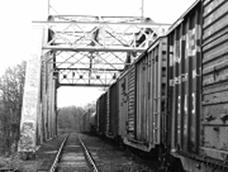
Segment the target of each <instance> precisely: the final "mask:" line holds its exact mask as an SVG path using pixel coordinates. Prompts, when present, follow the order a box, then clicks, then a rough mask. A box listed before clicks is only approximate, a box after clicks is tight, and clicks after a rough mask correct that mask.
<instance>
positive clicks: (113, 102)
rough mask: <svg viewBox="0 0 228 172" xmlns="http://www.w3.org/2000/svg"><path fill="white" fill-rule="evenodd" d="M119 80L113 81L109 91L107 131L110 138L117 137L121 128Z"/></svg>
mask: <svg viewBox="0 0 228 172" xmlns="http://www.w3.org/2000/svg"><path fill="white" fill-rule="evenodd" d="M118 90H119V87H118V82H115V83H113V84H112V85H111V86H110V87H109V89H108V91H107V124H106V126H107V130H106V131H107V132H106V136H107V137H109V138H117V137H118V130H119V103H118V100H119V99H118V95H119V93H118V92H119V91H118Z"/></svg>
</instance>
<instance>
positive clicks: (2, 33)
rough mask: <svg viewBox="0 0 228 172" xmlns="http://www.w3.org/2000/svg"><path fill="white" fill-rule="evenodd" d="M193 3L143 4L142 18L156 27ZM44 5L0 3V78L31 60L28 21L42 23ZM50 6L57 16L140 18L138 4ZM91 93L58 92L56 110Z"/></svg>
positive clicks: (106, 0)
mask: <svg viewBox="0 0 228 172" xmlns="http://www.w3.org/2000/svg"><path fill="white" fill-rule="evenodd" d="M194 1H195V0H144V16H145V17H150V18H151V19H152V20H154V21H155V22H159V23H173V22H174V21H175V20H176V19H177V18H178V17H179V16H180V15H181V14H182V13H183V12H184V11H185V10H186V9H187V8H188V7H190V5H191V4H193V2H194ZM47 2H48V0H5V1H1V2H0V21H1V26H0V46H1V62H0V75H1V74H2V73H3V72H4V70H5V69H6V67H8V66H11V65H14V64H17V63H20V62H21V61H22V60H23V59H28V58H29V56H31V49H32V47H31V45H32V36H33V35H32V24H31V21H32V20H45V19H46V17H47ZM50 2H51V5H52V6H53V8H54V9H55V10H56V12H57V13H58V14H78V15H112V16H113V15H116V16H124V15H126V16H140V15H141V0H50ZM36 37H37V36H36ZM83 90H84V91H83ZM95 90H97V89H92V88H90V89H86V90H85V89H83V88H77V89H76V90H75V89H72V88H71V89H69V88H68V89H66V88H61V89H60V90H59V95H58V96H59V98H60V99H59V106H65V105H70V104H76V105H85V104H86V103H88V102H90V101H91V100H95V99H96V97H97V96H98V95H99V94H100V92H97V91H95ZM94 92H96V93H94ZM81 93H83V94H81ZM69 97H75V99H73V98H72V99H69ZM82 97H84V101H83V103H82V101H80V100H81V99H82Z"/></svg>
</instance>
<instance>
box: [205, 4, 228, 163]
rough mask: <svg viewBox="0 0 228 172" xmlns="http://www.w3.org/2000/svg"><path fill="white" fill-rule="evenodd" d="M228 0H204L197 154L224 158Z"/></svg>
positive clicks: (227, 124)
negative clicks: (199, 136) (199, 122)
mask: <svg viewBox="0 0 228 172" xmlns="http://www.w3.org/2000/svg"><path fill="white" fill-rule="evenodd" d="M227 9H228V1H226V0H215V1H207V2H205V1H204V6H203V46H202V50H203V62H202V63H203V64H202V75H203V80H202V84H203V86H202V87H203V88H202V89H203V90H202V91H203V92H202V117H201V118H202V127H201V128H202V141H201V154H203V155H204V156H209V157H212V158H214V159H218V160H222V161H224V162H227V161H228V159H227V157H228V134H227V133H228V74H227V73H228V10H227Z"/></svg>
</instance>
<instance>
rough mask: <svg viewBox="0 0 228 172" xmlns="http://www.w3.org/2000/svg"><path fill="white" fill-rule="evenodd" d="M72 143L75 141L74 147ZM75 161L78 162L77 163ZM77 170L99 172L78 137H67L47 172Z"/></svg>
mask: <svg viewBox="0 0 228 172" xmlns="http://www.w3.org/2000/svg"><path fill="white" fill-rule="evenodd" d="M69 139H70V140H69ZM75 140H76V141H75ZM72 141H75V143H74V144H75V145H73V144H72ZM68 142H69V143H68ZM69 148H70V149H69ZM67 149H68V150H67ZM72 155H73V156H74V157H73V156H72ZM82 155H83V156H84V159H83V158H82V157H81V156H82ZM64 156H65V158H64ZM69 157H70V158H69ZM82 159H83V160H82ZM74 160H75V161H74ZM77 160H78V161H79V162H77ZM68 161H69V162H68ZM81 161H83V162H81ZM67 166H68V167H67ZM78 168H80V169H82V168H83V170H82V171H88V172H90V171H92V172H99V170H98V168H97V166H96V163H95V161H94V159H93V157H92V154H91V153H90V151H89V150H88V148H87V147H86V145H85V143H84V142H83V140H82V138H81V137H80V135H77V136H76V137H75V135H67V136H66V137H65V138H64V139H63V141H62V143H61V144H60V147H59V149H58V151H57V153H56V156H55V159H54V161H53V163H52V165H51V168H50V169H49V170H48V172H57V171H60V172H61V171H68V170H75V169H77V170H78V171H79V169H78Z"/></svg>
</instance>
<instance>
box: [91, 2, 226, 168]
mask: <svg viewBox="0 0 228 172" xmlns="http://www.w3.org/2000/svg"><path fill="white" fill-rule="evenodd" d="M95 121H96V124H95V126H96V131H97V133H99V134H100V135H103V136H105V137H108V138H110V139H116V140H118V141H122V142H123V144H125V145H128V146H130V147H133V148H135V149H138V150H141V151H143V152H153V150H159V151H157V152H158V155H157V156H158V157H159V159H161V160H162V161H164V163H166V164H171V165H170V166H172V163H175V161H179V162H181V165H180V166H178V165H177V166H176V169H175V168H174V169H173V171H181V168H183V169H184V170H185V171H189V172H225V171H228V1H227V0H197V1H196V2H195V3H194V4H193V5H192V6H191V7H190V8H189V9H188V10H187V11H186V12H185V13H184V14H183V15H182V16H181V17H180V18H179V19H178V20H177V21H176V22H175V23H174V24H173V25H172V26H171V27H170V29H169V30H168V32H167V34H166V35H165V36H163V37H159V38H158V39H156V41H154V42H153V43H152V44H151V45H150V46H149V48H148V49H147V50H146V51H145V52H143V53H142V54H141V55H140V56H139V57H138V58H137V59H136V60H135V61H134V62H133V63H132V64H131V65H130V66H129V67H128V69H127V70H126V71H124V72H123V73H122V74H121V75H120V77H119V78H118V79H117V81H116V82H115V83H114V84H112V85H111V86H110V87H109V88H108V90H107V91H106V92H105V93H104V94H103V95H101V96H100V98H99V99H98V100H97V103H96V120H95ZM168 168H169V167H168ZM170 168H173V167H170ZM178 168H179V169H178ZM166 170H167V169H166ZM167 171H168V170H167ZM170 171H171V170H170Z"/></svg>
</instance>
